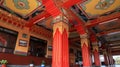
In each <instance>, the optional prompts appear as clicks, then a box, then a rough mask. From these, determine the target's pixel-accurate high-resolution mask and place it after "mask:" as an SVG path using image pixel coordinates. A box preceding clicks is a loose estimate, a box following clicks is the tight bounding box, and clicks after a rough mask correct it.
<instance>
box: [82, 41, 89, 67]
mask: <svg viewBox="0 0 120 67" xmlns="http://www.w3.org/2000/svg"><path fill="white" fill-rule="evenodd" d="M82 58H83V66H91V58H90V53H89V47H88V46H87V45H86V44H85V43H83V46H82Z"/></svg>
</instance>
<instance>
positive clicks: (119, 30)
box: [96, 29, 120, 36]
mask: <svg viewBox="0 0 120 67" xmlns="http://www.w3.org/2000/svg"><path fill="white" fill-rule="evenodd" d="M113 32H120V29H113V30H110V31H104V32H100V33H97V34H96V36H103V35H106V34H109V33H113Z"/></svg>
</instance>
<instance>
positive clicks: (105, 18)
mask: <svg viewBox="0 0 120 67" xmlns="http://www.w3.org/2000/svg"><path fill="white" fill-rule="evenodd" d="M116 18H120V12H118V13H114V14H111V15H108V16H101V17H98V18H97V19H95V20H92V21H89V22H87V23H86V24H85V26H87V27H93V26H96V25H98V24H99V23H103V22H106V21H109V20H113V19H116Z"/></svg>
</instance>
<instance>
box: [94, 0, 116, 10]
mask: <svg viewBox="0 0 120 67" xmlns="http://www.w3.org/2000/svg"><path fill="white" fill-rule="evenodd" d="M114 2H115V0H100V1H99V2H98V4H97V5H96V6H95V8H96V9H100V10H105V9H107V8H109V7H110V6H111V5H112V4H113V3H114Z"/></svg>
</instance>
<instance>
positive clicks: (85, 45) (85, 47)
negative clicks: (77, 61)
mask: <svg viewBox="0 0 120 67" xmlns="http://www.w3.org/2000/svg"><path fill="white" fill-rule="evenodd" d="M75 28H76V29H77V32H78V33H79V34H80V38H81V49H82V60H83V66H84V67H85V66H86V67H90V66H91V65H92V64H91V55H90V49H89V47H90V46H89V40H88V35H87V32H86V29H85V27H84V26H83V25H82V24H77V25H75Z"/></svg>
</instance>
